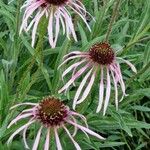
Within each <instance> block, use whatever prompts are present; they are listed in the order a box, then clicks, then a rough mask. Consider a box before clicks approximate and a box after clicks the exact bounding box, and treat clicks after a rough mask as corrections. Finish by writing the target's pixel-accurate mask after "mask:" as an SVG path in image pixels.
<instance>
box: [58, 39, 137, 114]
mask: <svg viewBox="0 0 150 150" xmlns="http://www.w3.org/2000/svg"><path fill="white" fill-rule="evenodd" d="M64 59H65V60H64V62H63V63H62V64H61V65H60V66H59V67H61V66H62V65H64V64H65V63H67V62H68V61H70V60H74V59H80V60H79V61H78V62H75V63H73V64H72V65H71V66H70V67H68V68H67V69H66V70H65V71H64V72H63V74H62V78H64V77H65V76H66V75H67V74H68V73H69V72H71V71H72V70H73V73H72V77H71V79H70V80H69V81H68V82H67V83H66V84H65V85H64V86H63V87H62V88H61V89H60V90H59V93H61V92H63V91H67V90H68V89H69V87H70V85H71V84H74V81H75V80H77V79H78V78H79V77H80V76H81V75H82V74H83V73H85V72H87V73H86V75H85V77H84V78H83V80H82V82H81V83H80V85H79V87H78V89H77V92H76V94H75V97H74V100H73V109H75V107H76V105H77V104H80V103H82V102H83V101H84V100H85V99H86V97H87V96H88V94H89V93H90V90H91V88H92V86H93V84H94V81H95V77H96V75H98V71H99V70H100V83H99V102H98V106H97V110H96V112H97V113H98V112H99V111H100V110H101V109H102V107H103V115H105V113H106V109H107V107H108V103H109V100H110V93H111V78H112V82H113V84H114V89H115V105H116V109H118V83H119V84H120V86H121V89H122V92H123V95H122V98H121V100H122V99H123V97H124V96H125V95H126V93H125V84H124V81H123V77H122V73H121V70H120V65H119V63H118V60H120V61H123V62H125V63H126V64H127V65H129V66H130V67H131V69H132V70H133V71H134V72H135V73H136V69H135V67H134V66H133V65H132V64H131V63H130V62H129V61H127V60H124V59H123V58H120V57H116V56H115V53H114V51H113V49H112V48H111V47H110V45H109V44H108V43H106V42H103V43H97V44H94V45H93V46H92V47H91V48H90V50H89V52H80V51H73V52H71V53H69V54H67V55H66V56H65V57H64ZM78 68H79V69H78ZM105 81H106V91H104V89H105ZM104 93H105V94H104ZM121 100H120V101H121Z"/></svg>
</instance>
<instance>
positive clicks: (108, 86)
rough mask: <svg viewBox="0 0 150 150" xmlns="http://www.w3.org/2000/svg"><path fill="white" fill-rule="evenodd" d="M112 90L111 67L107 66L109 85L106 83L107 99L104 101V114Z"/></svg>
mask: <svg viewBox="0 0 150 150" xmlns="http://www.w3.org/2000/svg"><path fill="white" fill-rule="evenodd" d="M110 91H111V84H110V75H109V68H107V85H106V96H105V101H104V111H103V116H104V115H105V113H106V110H107V107H108V103H109V99H110Z"/></svg>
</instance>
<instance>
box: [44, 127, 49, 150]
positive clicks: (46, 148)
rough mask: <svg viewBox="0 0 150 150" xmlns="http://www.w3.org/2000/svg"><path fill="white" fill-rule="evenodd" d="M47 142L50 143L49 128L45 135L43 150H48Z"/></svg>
mask: <svg viewBox="0 0 150 150" xmlns="http://www.w3.org/2000/svg"><path fill="white" fill-rule="evenodd" d="M49 142H50V128H48V129H47V135H46V141H45V145H44V150H49Z"/></svg>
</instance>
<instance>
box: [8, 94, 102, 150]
mask: <svg viewBox="0 0 150 150" xmlns="http://www.w3.org/2000/svg"><path fill="white" fill-rule="evenodd" d="M22 105H26V106H31V108H28V109H24V110H23V111H22V112H21V113H20V114H19V115H18V116H17V117H16V118H15V119H13V120H12V121H11V122H10V124H9V125H8V128H10V127H11V126H12V125H13V124H15V123H17V122H18V121H20V120H22V119H25V118H28V119H29V121H28V122H27V123H25V124H24V125H22V126H21V127H20V128H18V129H17V130H16V131H15V132H14V133H13V134H12V135H11V136H10V138H9V139H8V144H9V143H10V142H11V141H12V140H13V138H14V137H15V136H16V135H17V134H18V133H19V132H21V131H23V141H24V144H25V147H26V148H29V146H28V144H27V140H26V139H27V137H26V132H27V129H28V128H29V126H31V125H32V124H33V123H39V124H40V128H39V130H38V132H37V135H36V138H35V141H34V143H33V147H32V150H37V149H38V145H39V143H40V139H41V138H42V136H44V135H42V131H43V130H46V131H47V133H46V135H45V136H46V137H45V145H44V150H48V149H49V147H50V137H51V136H54V137H55V141H56V146H57V149H58V150H62V146H61V142H60V138H59V131H58V130H59V129H64V131H65V133H66V135H68V137H69V138H70V140H71V141H72V142H73V144H74V146H75V148H76V149H77V150H81V147H80V146H79V144H78V143H77V142H76V141H75V139H74V136H75V135H76V133H77V129H80V130H81V131H82V132H84V133H85V134H86V135H87V136H88V134H90V135H92V136H95V137H97V138H98V139H101V140H103V139H104V138H103V137H102V136H100V135H99V134H97V133H95V132H94V131H92V130H90V129H89V128H88V125H87V121H86V118H85V117H84V116H83V115H81V114H79V113H77V112H74V111H71V110H70V109H69V107H68V106H66V105H64V103H63V102H62V101H60V100H59V99H57V98H54V97H50V96H49V97H46V98H44V99H43V100H42V101H41V102H40V103H21V104H17V105H15V106H13V107H11V109H14V108H16V107H18V106H22ZM76 117H77V118H81V120H82V121H83V122H84V123H85V126H83V125H80V124H78V123H77V119H76ZM68 125H71V126H73V127H74V132H73V134H71V133H70V131H69V129H67V126H68ZM51 133H52V134H51Z"/></svg>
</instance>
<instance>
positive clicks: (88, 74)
mask: <svg viewBox="0 0 150 150" xmlns="http://www.w3.org/2000/svg"><path fill="white" fill-rule="evenodd" d="M92 70H93V67H92V69H91V70H90V71H89V72H88V73H87V74H86V76H85V77H84V78H83V80H82V82H81V83H80V86H79V88H78V89H77V91H76V94H75V97H74V100H73V109H75V107H76V103H77V100H78V98H79V96H80V94H81V91H82V89H83V87H84V86H85V84H86V82H87V79H88V78H89V76H90V75H91V73H92Z"/></svg>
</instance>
